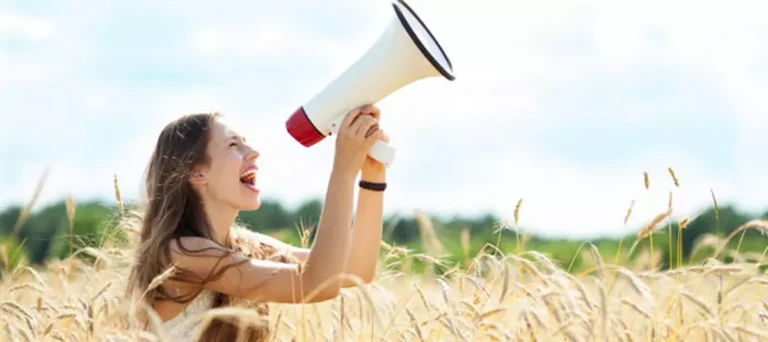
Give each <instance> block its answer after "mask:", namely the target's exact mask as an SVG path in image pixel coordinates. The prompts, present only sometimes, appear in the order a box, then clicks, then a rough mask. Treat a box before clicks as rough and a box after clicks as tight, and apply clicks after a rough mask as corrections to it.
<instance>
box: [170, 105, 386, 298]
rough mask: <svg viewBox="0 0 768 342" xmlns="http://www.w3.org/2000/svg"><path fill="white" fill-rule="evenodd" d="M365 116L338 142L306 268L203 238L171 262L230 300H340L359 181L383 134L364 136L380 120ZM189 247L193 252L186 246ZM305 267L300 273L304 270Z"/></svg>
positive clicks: (349, 121) (350, 121)
mask: <svg viewBox="0 0 768 342" xmlns="http://www.w3.org/2000/svg"><path fill="white" fill-rule="evenodd" d="M360 113H361V111H359V110H358V111H353V112H350V113H349V114H348V115H347V117H346V118H345V120H344V123H343V124H342V127H341V129H340V132H339V135H338V136H337V140H336V155H335V159H334V164H333V170H332V172H331V176H330V180H329V184H328V190H327V192H326V196H325V202H324V206H323V211H322V214H321V217H320V222H319V224H318V231H317V234H316V237H315V241H314V243H313V246H312V249H311V250H310V251H309V253H308V255H307V257H306V260H305V262H304V264H303V266H301V265H297V264H286V263H278V262H271V261H265V260H258V259H253V258H248V257H247V256H245V255H242V254H240V253H232V252H230V251H227V250H225V249H224V248H223V247H220V246H218V245H216V243H215V242H213V241H210V240H207V239H203V238H195V237H190V238H185V239H186V240H185V241H182V244H184V247H186V249H191V250H204V251H203V252H197V253H194V254H188V253H185V252H182V251H180V250H179V249H178V246H175V245H174V244H172V245H171V247H172V248H171V249H172V251H173V252H172V253H171V256H172V261H173V262H175V263H176V264H177V265H179V266H180V267H182V268H184V269H186V270H189V271H191V273H192V274H191V275H192V276H193V277H197V278H201V279H206V278H208V277H209V276H211V275H213V276H214V278H215V279H213V280H211V281H208V282H206V283H205V287H206V288H209V289H212V290H214V291H217V292H221V293H225V294H228V295H232V296H237V297H243V298H250V299H254V300H259V301H269V302H279V303H307V302H317V301H324V300H327V299H330V298H334V297H336V296H337V295H338V294H339V291H340V289H341V285H342V282H343V277H342V275H343V273H345V268H346V264H347V261H348V256H349V246H350V242H351V235H352V234H351V229H350V228H351V227H350V225H351V221H352V201H353V190H354V188H355V184H354V181H355V176H356V174H357V172H358V171H359V170H360V165H361V164H362V162H363V160H364V158H365V157H366V155H367V152H368V150H369V149H370V146H372V145H373V143H374V142H376V141H377V140H379V139H380V138H381V136H382V133H379V132H380V131H377V132H376V133H374V134H372V135H371V136H365V134H366V132H367V131H368V129H369V128H371V127H374V125H375V124H376V122H377V120H376V119H374V118H371V117H368V116H365V115H359V114H360ZM188 245H191V246H188ZM300 267H301V269H300Z"/></svg>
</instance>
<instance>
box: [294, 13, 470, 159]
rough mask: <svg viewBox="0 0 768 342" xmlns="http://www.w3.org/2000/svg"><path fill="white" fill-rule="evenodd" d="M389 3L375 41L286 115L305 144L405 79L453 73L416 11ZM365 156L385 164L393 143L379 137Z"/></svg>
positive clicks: (392, 154)
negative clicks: (387, 17) (391, 15)
mask: <svg viewBox="0 0 768 342" xmlns="http://www.w3.org/2000/svg"><path fill="white" fill-rule="evenodd" d="M392 6H393V9H394V12H395V16H394V18H393V20H392V21H391V22H390V24H389V25H388V26H387V28H386V29H385V31H384V32H383V33H382V34H381V36H380V37H379V39H378V40H377V41H376V42H375V43H374V44H373V46H371V47H370V48H369V49H368V51H367V52H366V53H365V54H363V55H362V56H361V57H360V58H359V59H358V60H357V61H356V62H355V63H353V64H352V65H351V66H350V67H349V68H348V69H346V70H345V71H344V72H343V73H342V74H341V75H339V76H338V77H337V78H336V79H335V80H333V81H332V82H331V83H330V84H328V85H327V86H326V87H325V88H324V89H323V90H322V91H320V92H319V93H318V94H316V95H315V96H314V97H312V98H311V99H310V100H309V101H307V102H306V103H305V104H304V105H302V106H301V107H299V108H298V109H297V110H296V111H295V112H294V113H293V114H292V115H291V116H290V117H289V118H288V120H287V121H286V128H287V130H288V132H289V134H290V135H291V136H292V137H293V138H294V139H295V140H296V141H298V142H299V143H301V144H302V145H304V146H305V147H310V146H313V145H315V144H316V143H318V142H319V141H321V140H323V139H324V138H325V137H327V136H329V135H332V134H338V131H339V125H340V124H341V122H342V121H343V120H344V117H345V116H346V114H347V113H348V112H349V111H351V110H353V109H355V108H357V107H360V106H362V105H365V104H373V103H376V102H378V101H380V100H381V99H383V98H385V97H387V96H388V95H390V94H391V93H393V92H394V91H395V90H397V89H400V88H402V87H403V86H405V85H408V84H410V83H412V82H415V81H417V80H420V79H423V78H428V77H438V76H442V77H444V78H446V79H448V80H451V81H453V80H454V79H455V76H454V75H453V66H452V65H451V62H450V60H449V59H448V56H446V54H445V52H444V51H443V49H442V47H441V46H440V44H439V43H438V42H437V40H436V39H435V38H434V36H433V35H432V33H431V32H430V31H429V29H427V27H426V26H425V25H424V23H423V22H422V21H421V19H420V18H419V17H418V16H417V15H416V13H415V12H414V11H413V10H412V9H411V8H410V7H409V6H408V5H407V4H406V3H405V2H404V1H403V0H396V1H394V2H393V3H392ZM369 156H371V157H372V158H374V159H376V160H378V161H379V162H381V163H382V164H384V165H385V166H386V167H389V166H391V165H392V162H393V161H394V158H395V148H394V147H392V146H391V145H389V144H387V143H386V142H384V141H377V142H376V143H375V144H374V145H373V147H372V148H371V150H370V152H369Z"/></svg>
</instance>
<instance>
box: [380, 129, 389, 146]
mask: <svg viewBox="0 0 768 342" xmlns="http://www.w3.org/2000/svg"><path fill="white" fill-rule="evenodd" d="M380 131H381V140H383V141H384V142H387V143H388V142H389V136H388V135H387V133H385V132H384V130H383V129H381V130H380Z"/></svg>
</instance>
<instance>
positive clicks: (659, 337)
mask: <svg viewBox="0 0 768 342" xmlns="http://www.w3.org/2000/svg"><path fill="white" fill-rule="evenodd" d="M383 250H384V251H385V254H386V255H385V256H384V257H383V258H382V263H381V264H382V269H381V272H380V274H379V276H378V278H377V280H376V281H375V282H374V283H372V284H369V285H364V286H358V287H356V288H349V289H346V290H344V291H343V294H342V296H340V297H338V298H336V299H334V300H330V301H327V302H323V303H319V304H311V305H272V306H271V312H270V322H269V324H270V328H271V330H272V333H273V340H275V341H292V340H296V341H325V340H329V341H337V340H343V341H372V340H375V341H412V340H419V341H563V340H571V341H759V340H762V341H765V340H768V275H766V274H765V273H760V271H759V268H758V267H756V264H754V263H753V264H750V263H743V264H727V265H723V264H719V263H717V262H715V261H714V260H715V259H711V262H710V263H708V264H705V265H699V266H695V267H694V266H692V267H688V268H682V269H678V270H674V271H668V272H661V271H652V270H648V271H643V270H635V269H629V268H626V266H616V265H612V264H610V263H607V262H605V261H604V260H602V259H601V258H600V257H599V255H598V254H594V255H595V259H594V261H595V263H594V267H593V269H592V270H591V271H589V272H583V273H582V274H570V273H568V272H565V270H564V269H563V268H562V267H560V266H558V265H555V264H553V263H552V261H550V260H549V259H548V258H547V257H546V256H544V255H541V254H539V253H537V252H535V251H528V252H521V253H520V255H517V254H516V253H508V254H506V255H503V254H499V253H496V254H495V255H494V254H493V253H491V252H483V253H480V255H478V256H476V257H475V258H474V259H473V262H472V263H471V264H470V265H469V266H467V267H463V268H460V267H457V268H455V269H453V270H451V271H449V272H448V273H447V274H445V275H443V276H440V277H437V276H428V275H419V276H416V275H409V273H408V272H402V271H399V270H402V269H404V268H407V262H408V261H409V260H411V259H412V258H423V259H430V257H429V256H425V255H413V254H408V251H406V250H403V249H402V248H398V247H392V246H389V245H386V244H384V246H383ZM491 250H492V248H491ZM593 251H594V250H593ZM594 252H596V251H594ZM80 253H81V254H82V255H84V254H87V255H90V256H91V258H88V259H86V258H69V259H65V260H56V261H51V262H49V263H48V264H46V266H45V267H44V268H38V269H35V268H31V267H28V266H21V267H18V268H16V269H15V270H13V271H12V272H9V273H8V274H6V275H5V277H4V280H3V282H2V284H0V312H2V315H1V316H0V317H1V318H0V327H1V328H2V330H0V331H1V332H0V336H2V338H0V339H1V340H3V341H136V340H144V341H152V340H156V341H161V340H163V336H162V332H156V331H152V332H145V331H139V330H136V329H130V328H128V327H129V326H130V322H129V318H128V317H129V316H128V315H127V314H126V313H128V312H130V308H129V306H128V305H127V304H126V302H125V300H124V297H123V292H122V291H123V285H124V284H123V283H124V281H125V277H126V274H125V272H126V270H127V266H128V262H129V260H130V254H129V253H128V252H126V251H124V250H122V249H120V248H117V247H113V248H109V247H107V246H105V247H104V248H102V249H84V250H81V251H80ZM393 260H395V261H393ZM434 261H435V262H439V260H434Z"/></svg>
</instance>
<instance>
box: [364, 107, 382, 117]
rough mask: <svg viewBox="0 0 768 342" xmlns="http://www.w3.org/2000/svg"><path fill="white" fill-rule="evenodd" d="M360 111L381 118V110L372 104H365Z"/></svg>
mask: <svg viewBox="0 0 768 342" xmlns="http://www.w3.org/2000/svg"><path fill="white" fill-rule="evenodd" d="M362 111H363V113H366V114H369V115H371V116H373V117H374V118H376V119H380V118H381V110H379V108H378V107H376V106H374V105H370V104H369V105H366V106H365V107H363V109H362Z"/></svg>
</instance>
